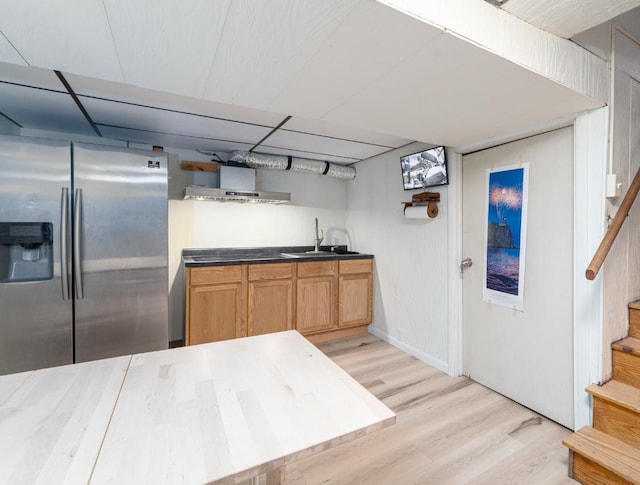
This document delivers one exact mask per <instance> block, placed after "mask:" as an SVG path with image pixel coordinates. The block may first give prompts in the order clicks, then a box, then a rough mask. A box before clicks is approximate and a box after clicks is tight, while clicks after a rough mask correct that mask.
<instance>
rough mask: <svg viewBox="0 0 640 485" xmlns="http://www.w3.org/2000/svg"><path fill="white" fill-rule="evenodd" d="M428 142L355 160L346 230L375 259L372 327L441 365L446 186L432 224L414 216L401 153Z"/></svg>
mask: <svg viewBox="0 0 640 485" xmlns="http://www.w3.org/2000/svg"><path fill="white" fill-rule="evenodd" d="M427 146H428V145H424V144H418V143H415V144H412V145H408V146H406V147H404V148H401V149H397V150H393V151H390V152H387V153H385V154H382V155H379V156H377V157H374V158H371V159H368V160H366V161H365V162H361V163H358V164H357V165H356V167H357V170H358V176H357V177H356V179H355V180H354V181H352V182H351V183H350V184H349V188H348V191H347V228H348V229H349V232H350V233H351V234H353V235H354V247H355V248H356V250H357V251H360V252H365V253H371V254H373V255H374V256H375V260H374V296H373V323H372V325H371V326H370V331H371V332H372V333H374V334H376V335H378V336H380V337H382V338H384V339H385V340H388V341H390V342H392V343H394V344H395V345H397V346H399V347H400V348H402V349H403V350H405V351H407V352H409V353H411V354H413V355H415V356H416V357H418V358H421V359H422V360H425V361H426V362H429V363H431V364H432V365H435V366H436V367H438V368H440V369H442V370H446V369H447V361H448V341H447V337H448V310H447V305H448V291H447V284H448V277H449V274H448V273H449V272H448V271H447V269H448V266H447V257H448V247H449V244H448V235H447V234H448V226H447V194H448V188H447V187H442V188H438V189H435V188H431V189H429V191H432V192H440V194H441V202H440V204H439V209H440V213H439V215H438V217H437V218H436V219H434V220H432V221H423V220H409V219H405V218H404V215H403V205H402V202H403V201H410V200H411V196H412V194H414V193H417V192H420V191H415V190H414V191H406V192H405V191H404V190H403V187H402V176H401V171H400V158H399V157H400V156H402V155H407V154H410V153H414V152H417V151H419V150H421V149H424V148H425V147H427Z"/></svg>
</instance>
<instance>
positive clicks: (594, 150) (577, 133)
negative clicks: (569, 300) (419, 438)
mask: <svg viewBox="0 0 640 485" xmlns="http://www.w3.org/2000/svg"><path fill="white" fill-rule="evenodd" d="M569 125H573V129H574V187H573V190H574V211H573V212H574V238H573V254H574V264H573V266H574V269H573V273H574V277H573V359H574V429H579V428H580V427H582V426H585V425H588V424H590V423H591V413H592V409H591V401H590V399H589V397H588V395H587V393H585V392H584V389H585V388H586V387H587V386H588V385H590V384H592V383H595V382H599V381H600V378H601V375H602V325H603V314H602V295H603V286H602V276H598V277H597V278H596V279H595V280H594V281H588V280H587V279H586V278H585V275H584V271H585V269H586V267H587V265H588V264H589V261H590V260H591V257H592V255H593V253H594V252H595V250H596V249H597V247H598V245H599V244H600V241H601V240H602V237H603V236H604V232H605V203H604V201H605V198H604V186H605V177H606V170H607V139H608V109H607V108H606V107H605V108H599V109H596V110H592V111H588V112H584V113H581V114H579V115H577V116H575V117H571V118H563V119H560V120H555V121H554V122H552V123H548V124H545V125H544V126H539V127H536V128H534V129H532V130H529V131H527V132H521V133H517V134H512V135H509V136H505V137H503V138H500V139H497V138H496V139H492V140H490V141H487V142H484V143H482V144H476V145H473V146H466V147H457V148H454V149H452V150H451V153H450V154H448V160H449V162H448V163H449V167H448V170H449V173H450V174H451V179H452V184H451V185H449V194H448V200H449V211H448V213H449V241H450V246H449V247H450V248H451V249H450V251H449V264H450V267H451V268H452V271H451V277H450V278H449V301H448V306H449V359H448V366H449V375H452V376H458V375H461V374H464V373H465V369H464V368H463V364H462V362H463V360H462V357H463V355H462V278H461V277H460V261H462V259H464V258H465V257H466V256H465V255H463V254H462V223H463V221H462V191H461V190H460V187H462V156H463V154H466V153H470V152H473V151H477V150H481V149H484V148H489V147H492V146H497V145H500V144H503V143H508V142H511V141H515V140H517V139H521V138H525V137H527V136H533V135H537V134H541V133H544V132H545V131H549V130H552V129H557V128H562V127H564V126H569Z"/></svg>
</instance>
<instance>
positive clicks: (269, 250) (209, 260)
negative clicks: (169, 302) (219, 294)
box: [182, 245, 373, 266]
mask: <svg viewBox="0 0 640 485" xmlns="http://www.w3.org/2000/svg"><path fill="white" fill-rule="evenodd" d="M309 251H313V246H274V247H262V248H203V249H183V250H182V261H183V262H184V265H185V266H219V265H224V264H246V263H281V262H299V261H322V260H325V259H329V260H331V259H372V258H373V255H371V254H361V253H356V252H353V251H347V247H346V246H336V245H334V246H320V251H324V253H319V254H314V253H313V252H311V253H309ZM287 254H289V255H290V256H287ZM295 254H300V255H301V256H298V257H296V256H293V255H295Z"/></svg>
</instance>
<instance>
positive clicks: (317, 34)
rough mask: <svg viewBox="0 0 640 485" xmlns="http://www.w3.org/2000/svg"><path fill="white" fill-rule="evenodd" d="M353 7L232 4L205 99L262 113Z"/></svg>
mask: <svg viewBox="0 0 640 485" xmlns="http://www.w3.org/2000/svg"><path fill="white" fill-rule="evenodd" d="M358 3H360V0H323V1H300V0H280V1H277V2H264V1H256V0H235V1H233V2H232V4H231V7H230V9H229V13H228V16H227V19H226V23H225V28H224V34H223V35H222V37H221V38H220V41H219V45H218V51H217V53H216V56H215V60H214V63H213V68H212V70H211V75H210V78H209V80H208V83H207V88H206V91H205V97H206V98H207V99H211V100H214V101H223V102H227V103H230V104H237V105H241V106H252V107H255V108H259V109H268V106H269V104H270V103H271V101H272V100H273V98H274V97H275V96H276V95H277V94H279V93H280V92H281V91H282V89H283V87H284V86H287V85H288V83H289V80H290V79H291V78H292V77H293V76H294V75H295V74H296V73H297V72H298V71H300V70H302V69H304V68H305V67H306V65H307V63H308V62H309V59H310V58H312V57H313V55H314V54H315V52H316V51H317V50H318V49H319V48H320V47H321V46H322V45H323V44H324V43H325V42H330V41H331V36H332V34H333V32H334V31H335V29H336V28H338V26H339V25H340V24H341V23H342V22H343V21H344V19H345V17H346V16H347V15H348V14H349V12H350V11H351V10H353V9H354V8H355V7H356V6H357V5H358ZM307 94H308V95H310V96H313V95H314V93H313V92H307ZM274 111H278V112H282V111H280V110H274Z"/></svg>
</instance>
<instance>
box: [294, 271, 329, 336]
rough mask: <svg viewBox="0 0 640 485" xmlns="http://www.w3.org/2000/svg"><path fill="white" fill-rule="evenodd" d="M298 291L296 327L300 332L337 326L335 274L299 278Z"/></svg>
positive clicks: (310, 331)
mask: <svg viewBox="0 0 640 485" xmlns="http://www.w3.org/2000/svg"><path fill="white" fill-rule="evenodd" d="M296 293H297V298H296V329H297V330H298V331H299V332H300V333H302V334H307V333H313V332H317V331H321V330H328V329H331V328H333V327H335V326H336V313H337V301H336V300H337V295H336V280H335V278H334V277H333V276H319V277H314V278H302V279H299V280H298V281H297V291H296Z"/></svg>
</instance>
